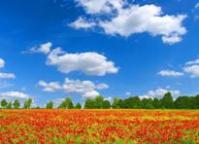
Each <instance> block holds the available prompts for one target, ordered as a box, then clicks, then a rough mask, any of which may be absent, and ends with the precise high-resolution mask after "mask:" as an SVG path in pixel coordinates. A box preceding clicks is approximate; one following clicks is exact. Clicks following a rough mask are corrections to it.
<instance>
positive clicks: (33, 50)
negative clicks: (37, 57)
mask: <svg viewBox="0 0 199 144" xmlns="http://www.w3.org/2000/svg"><path fill="white" fill-rule="evenodd" d="M51 47H52V43H51V42H47V43H44V44H41V45H40V46H39V47H33V48H31V49H30V52H31V53H43V54H48V53H49V52H50V50H51Z"/></svg>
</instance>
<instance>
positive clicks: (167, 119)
mask: <svg viewBox="0 0 199 144" xmlns="http://www.w3.org/2000/svg"><path fill="white" fill-rule="evenodd" d="M102 143H103V144H178V143H179V144H198V143H199V111H197V110H179V111H178V110H59V109H58V110H0V144H102Z"/></svg>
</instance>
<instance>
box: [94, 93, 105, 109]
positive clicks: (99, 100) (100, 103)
mask: <svg viewBox="0 0 199 144" xmlns="http://www.w3.org/2000/svg"><path fill="white" fill-rule="evenodd" d="M103 101H104V98H103V97H102V96H97V97H96V98H95V108H97V109H101V108H102V107H103Z"/></svg>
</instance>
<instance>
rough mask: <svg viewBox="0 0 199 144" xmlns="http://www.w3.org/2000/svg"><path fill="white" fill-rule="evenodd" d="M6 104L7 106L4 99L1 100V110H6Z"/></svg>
mask: <svg viewBox="0 0 199 144" xmlns="http://www.w3.org/2000/svg"><path fill="white" fill-rule="evenodd" d="M7 104H8V102H7V101H6V100H5V99H3V100H1V107H2V108H6V106H7Z"/></svg>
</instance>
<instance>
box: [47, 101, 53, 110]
mask: <svg viewBox="0 0 199 144" xmlns="http://www.w3.org/2000/svg"><path fill="white" fill-rule="evenodd" d="M53 106H54V103H53V102H52V101H49V102H48V103H47V104H46V108H47V109H52V108H53Z"/></svg>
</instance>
